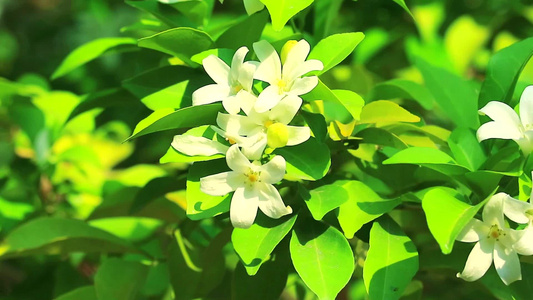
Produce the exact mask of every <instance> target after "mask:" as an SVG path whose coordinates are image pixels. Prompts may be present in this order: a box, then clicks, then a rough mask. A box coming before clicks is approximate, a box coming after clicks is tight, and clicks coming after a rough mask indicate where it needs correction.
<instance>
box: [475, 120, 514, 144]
mask: <svg viewBox="0 0 533 300" xmlns="http://www.w3.org/2000/svg"><path fill="white" fill-rule="evenodd" d="M520 137H522V133H520V130H519V129H518V128H517V127H512V126H507V124H503V123H498V122H494V121H492V122H487V123H485V124H483V125H481V127H479V129H478V130H477V139H478V140H479V141H484V140H488V139H504V140H518V139H520Z"/></svg>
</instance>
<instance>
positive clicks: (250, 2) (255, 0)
mask: <svg viewBox="0 0 533 300" xmlns="http://www.w3.org/2000/svg"><path fill="white" fill-rule="evenodd" d="M264 7H265V5H264V4H263V2H261V1H259V0H244V9H245V10H246V13H247V14H248V15H251V14H253V13H256V12H258V11H260V10H262V9H263V8H264Z"/></svg>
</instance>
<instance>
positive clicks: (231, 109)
mask: <svg viewBox="0 0 533 300" xmlns="http://www.w3.org/2000/svg"><path fill="white" fill-rule="evenodd" d="M222 106H224V109H225V110H226V111H227V112H228V113H229V114H231V115H236V114H238V113H239V112H240V111H241V104H240V103H239V98H237V97H236V96H229V97H227V98H225V99H224V100H222Z"/></svg>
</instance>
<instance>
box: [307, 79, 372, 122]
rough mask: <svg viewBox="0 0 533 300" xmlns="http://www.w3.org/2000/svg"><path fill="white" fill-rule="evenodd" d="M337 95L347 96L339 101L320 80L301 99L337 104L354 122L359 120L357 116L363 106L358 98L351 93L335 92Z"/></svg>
mask: <svg viewBox="0 0 533 300" xmlns="http://www.w3.org/2000/svg"><path fill="white" fill-rule="evenodd" d="M337 93H339V94H340V95H341V96H348V98H347V99H343V100H342V101H341V99H339V98H338V97H337V95H336V93H334V92H333V91H332V90H330V89H329V88H328V87H327V86H326V85H325V84H324V83H323V82H322V81H321V80H320V79H319V80H318V85H317V86H316V87H315V88H314V89H313V90H312V91H311V92H309V93H307V94H305V95H302V98H303V99H304V100H305V101H309V102H310V101H315V100H322V101H324V102H330V103H333V104H338V106H339V108H340V109H343V108H344V111H345V112H346V113H349V114H350V115H351V116H352V117H353V118H354V120H359V115H360V113H361V109H360V107H362V106H363V105H364V100H363V103H361V101H360V99H359V98H360V97H358V95H357V96H355V95H354V94H355V93H353V92H349V91H348V92H339V90H337ZM324 104H325V103H324Z"/></svg>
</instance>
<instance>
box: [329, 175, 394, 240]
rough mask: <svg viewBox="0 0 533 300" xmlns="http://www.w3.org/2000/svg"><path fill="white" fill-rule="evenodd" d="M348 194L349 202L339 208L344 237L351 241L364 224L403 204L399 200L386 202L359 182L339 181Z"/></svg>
mask: <svg viewBox="0 0 533 300" xmlns="http://www.w3.org/2000/svg"><path fill="white" fill-rule="evenodd" d="M339 183H342V187H343V188H344V189H345V190H346V191H347V192H348V201H346V202H345V203H344V204H342V205H341V206H339V215H338V219H339V224H340V225H341V228H342V231H344V235H345V236H346V237H347V238H349V239H351V238H353V236H354V234H355V233H356V232H357V231H358V230H359V229H361V227H363V225H364V224H366V223H368V222H370V221H372V220H374V219H376V218H378V217H379V216H381V215H382V214H384V213H387V212H389V211H391V210H392V209H393V208H394V207H396V206H397V205H398V204H400V203H401V201H400V200H399V199H394V200H386V199H382V198H381V197H380V196H379V195H377V194H376V193H375V192H374V191H373V190H372V189H371V188H369V187H368V186H367V185H365V184H364V183H362V182H361V181H357V180H350V181H348V180H346V181H339Z"/></svg>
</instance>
